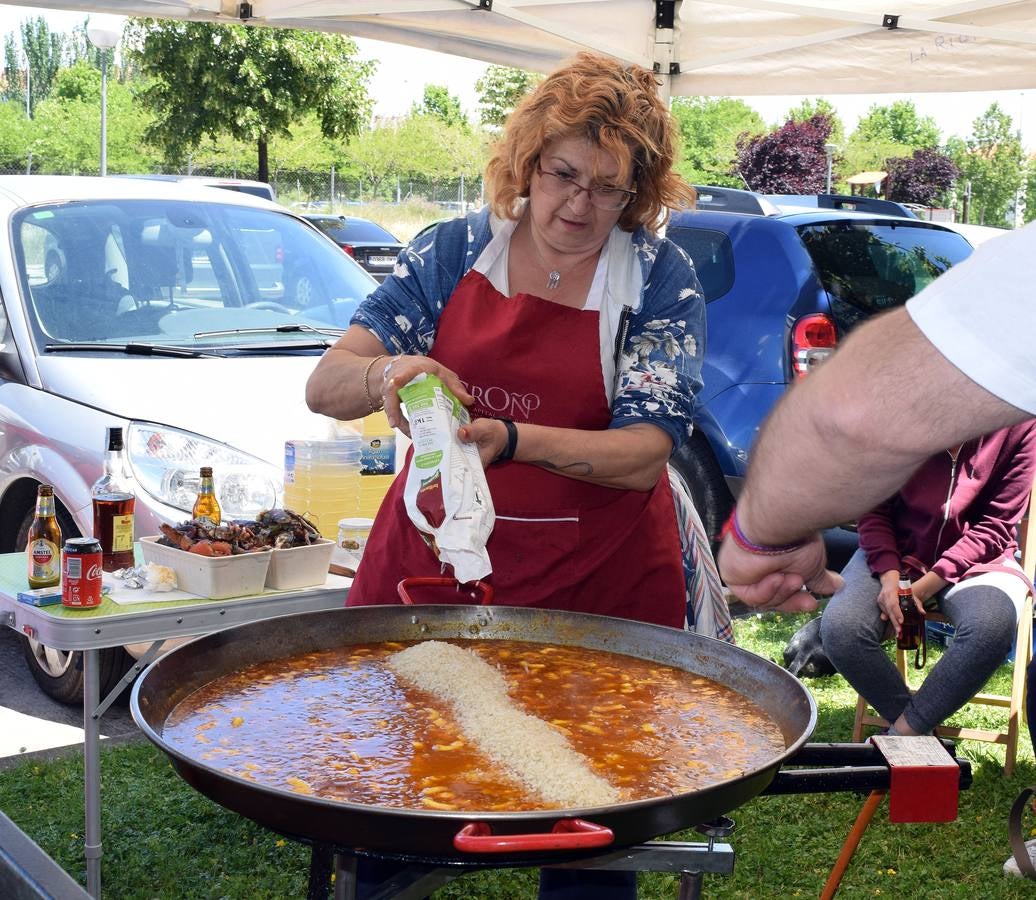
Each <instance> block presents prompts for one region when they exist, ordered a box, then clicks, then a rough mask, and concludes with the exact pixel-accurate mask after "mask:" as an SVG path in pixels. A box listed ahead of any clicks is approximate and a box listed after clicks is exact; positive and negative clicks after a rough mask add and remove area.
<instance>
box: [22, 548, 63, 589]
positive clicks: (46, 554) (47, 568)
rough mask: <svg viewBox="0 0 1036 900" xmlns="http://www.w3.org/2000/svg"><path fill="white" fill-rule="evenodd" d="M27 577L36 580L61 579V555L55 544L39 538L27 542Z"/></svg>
mask: <svg viewBox="0 0 1036 900" xmlns="http://www.w3.org/2000/svg"><path fill="white" fill-rule="evenodd" d="M29 577H30V578H32V579H33V580H36V581H47V580H51V579H53V581H54V584H57V583H58V581H60V580H61V556H60V551H59V550H58V546H57V544H54V543H52V542H51V541H48V540H44V539H43V538H39V539H37V540H35V541H33V542H32V543H31V544H29Z"/></svg>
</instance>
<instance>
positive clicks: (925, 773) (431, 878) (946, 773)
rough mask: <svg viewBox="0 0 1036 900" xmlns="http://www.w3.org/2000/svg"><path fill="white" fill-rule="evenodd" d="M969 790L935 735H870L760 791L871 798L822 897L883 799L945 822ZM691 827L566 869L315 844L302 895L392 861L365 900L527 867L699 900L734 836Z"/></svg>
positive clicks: (730, 861) (896, 809) (824, 753)
mask: <svg viewBox="0 0 1036 900" xmlns="http://www.w3.org/2000/svg"><path fill="white" fill-rule="evenodd" d="M971 782H972V776H971V763H970V762H969V761H967V760H961V759H957V757H956V753H955V748H954V744H953V743H952V742H951V741H947V740H940V739H938V738H934V737H916V738H896V737H891V738H890V737H880V736H876V737H875V738H873V739H872V741H869V742H865V743H852V744H824V743H812V744H804V745H803V746H802V748H801V749H800V750H799V751H798V752H797V753H795V754H794V755H793V756H791V757H790V758H789V759H788V760H787V761H786V762H785V763H784V765H783V766H782V767H781V769H780V770H778V772H777V774H776V775H775V776H774V779H773V781H772V782H771V783H770V785H769V786H768V787H767V788H766V789H765V790H764V791H763V792H762V793H763V794H766V795H771V796H772V795H778V794H824V793H840V792H845V791H849V792H853V793H859V794H866V795H870V799H869V800H868V802H867V804H866V805H865V807H864V811H863V812H861V814H860V817H859V818H858V819H857V823H856V826H854V829H853V832H852V833H851V834H850V837H849V839H848V840H847V842H846V845H845V847H843V852H842V856H840V857H839V860H838V864H836V867H835V870H834V871H833V872H832V879H834V880H833V881H832V879H829V881H828V885H827V887H825V892H824V894H822V896H828V897H830V896H833V895H834V892H835V891H836V890H837V886H838V883H839V882H840V880H841V874H842V872H844V870H845V867H846V866H847V865H848V860H849V858H851V856H852V852H853V851H854V850H855V848H856V845H857V844H858V843H859V838H860V837H861V836H862V831H863V829H865V828H866V825H867V822H869V820H870V817H871V816H872V815H873V813H874V811H875V810H876V809H877V806H878V803H879V802H880V798H881V797H882V796H883V795H884V794H885V793H888V794H889V820H890V821H891V822H939V821H952V820H953V819H955V818H956V814H957V796H958V791H959V790H960V789H962V788H968V787H970V786H971ZM689 827H691V826H689ZM693 827H694V828H695V830H697V831H698V832H699V833H701V834H702V835H703V836H704V837H705V838H706V840H704V841H648V842H646V843H643V844H635V845H633V846H628V847H623V848H620V849H617V850H613V851H609V852H604V853H601V852H594V853H593V855H590V856H581V857H578V858H575V859H568V860H565V861H559V860H558V858H557V857H554V858H548V857H544V858H542V859H537V860H529V859H528V858H527V857H522V858H521V859H514V858H500V857H493V856H488V855H487V856H485V857H482V858H476V859H468V858H464V859H456V858H446V857H424V856H415V855H412V854H406V853H398V854H394V853H384V852H380V851H379V852H371V851H366V850H363V849H361V848H356V847H338V846H332V845H329V844H317V843H314V844H312V857H311V862H310V874H309V888H308V893H307V897H308V900H327V898H328V895H329V892H330V890H331V872H332V870H334V873H335V879H334V900H355V897H356V884H357V881H356V871H357V863H358V861H359V859H361V858H368V859H372V860H380V861H384V862H389V861H391V862H392V863H394V864H395V865H397V866H398V867H399V868H398V869H397V870H396V871H395V872H394V874H393V875H392V876H391V877H389V878H387V879H386V880H385V881H383V882H382V883H381V884H379V885H378V886H377V887H376V888H375V889H374V891H373V892H372V893H371V892H368V893H367V894H366V896H365V900H390V898H391V900H421V898H424V897H427V896H428V895H429V894H431V892H432V891H434V890H435V889H436V888H438V887H441V886H442V885H443V884H446V883H447V882H449V881H452V880H453V879H455V878H459V877H460V876H461V875H463V874H464V873H465V872H470V871H473V870H476V869H486V868H520V867H521V868H524V867H531V866H547V867H550V868H563V869H591V870H594V871H606V870H610V871H624V872H667V873H670V874H678V875H679V876H680V888H679V894H678V897H679V900H697V898H699V897H701V895H702V882H703V878H704V876H705V875H706V874H713V875H730V874H732V873H733V871H734V850H733V848H732V847H731V846H730V845H729V844H727V843H722V842H721V839H722V838H726V837H729V836H730V835H731V834H733V832H734V827H735V826H734V822H733V821H732V820H731V819H729V818H727V817H726V816H721V817H720V818H719V819H717V820H715V821H713V822H710V823H706V824H699V825H696V826H693ZM847 854H848V855H847ZM839 866H840V867H841V870H840V871H839ZM836 874H837V879H835V876H836Z"/></svg>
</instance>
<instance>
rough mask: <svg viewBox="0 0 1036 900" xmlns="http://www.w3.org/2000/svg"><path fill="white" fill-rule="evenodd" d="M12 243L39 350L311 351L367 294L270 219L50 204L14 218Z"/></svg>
mask: <svg viewBox="0 0 1036 900" xmlns="http://www.w3.org/2000/svg"><path fill="white" fill-rule="evenodd" d="M12 240H13V245H14V250H15V261H16V265H17V267H18V274H19V277H20V282H21V288H22V293H23V296H24V298H25V303H26V307H27V311H28V314H29V315H28V320H29V322H30V324H31V326H32V328H33V331H34V338H35V340H36V342H37V344H38V345H41V346H42V345H48V344H60V343H80V342H110V343H112V344H118V345H125V344H127V343H145V344H156V345H176V346H185V345H187V346H191V345H196V344H201V345H204V346H214V345H220V344H228V343H233V344H234V345H235V346H241V345H242V344H247V343H248V342H249V341H254V342H256V343H260V342H261V343H265V344H270V342H271V341H275V342H277V343H283V344H284V345H286V346H290V344H291V343H292V342H299V341H307V342H309V343H312V340H313V332H314V330H318V331H319V330H321V329H332V330H333V329H336V328H337V329H345V328H348V326H349V319H350V318H351V317H352V315H353V313H354V312H355V310H356V307H357V305H358V304H359V303H360V301H361V300H363V298H364V297H366V296H367V294H369V293H370V292H371V291H372V290H373V289H374V288H375V287H377V283H376V282H375V281H374V280H373V279H372V278H371V277H370V276H369V275H368V274H367V273H366V272H364V271H363V270H362V269H361V268H360V267H359V266H358V265H356V264H355V263H354V262H353V261H352V260H351V259H350V258H349V257H348V256H346V255H345V254H344V253H342V252H341V251H340V250H338V249H337V248H336V247H335V246H334V245H333V244H330V243H328V242H327V241H325V240H324V239H323V238H321V237H320V236H319V235H318V234H316V233H315V232H314V231H313V230H312V229H311V228H308V227H307V226H306V225H305V224H303V223H302V222H300V221H299V220H297V219H295V218H293V217H292V216H290V215H287V214H286V213H281V212H278V211H276V210H265V209H253V208H250V207H244V206H235V205H227V204H220V203H204V202H184V201H169V200H91V201H81V202H73V203H61V204H55V205H51V206H36V207H32V208H29V209H26V210H23V211H21V212H19V213H18V214H17V215H16V216H14V217H13V219H12ZM285 326H296V327H285ZM276 329H279V330H276ZM205 332H220V334H209V335H204V334H203V333H205Z"/></svg>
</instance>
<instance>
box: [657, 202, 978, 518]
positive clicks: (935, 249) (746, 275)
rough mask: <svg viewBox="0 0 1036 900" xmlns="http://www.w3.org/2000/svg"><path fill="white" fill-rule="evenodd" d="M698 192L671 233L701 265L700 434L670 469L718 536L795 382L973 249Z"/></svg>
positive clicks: (897, 226) (938, 235) (869, 220)
mask: <svg viewBox="0 0 1036 900" xmlns="http://www.w3.org/2000/svg"><path fill="white" fill-rule="evenodd" d="M699 198H700V199H699V208H698V209H696V210H693V211H684V212H677V213H674V214H673V215H672V217H671V218H670V220H669V226H668V229H667V231H666V236H667V237H669V238H670V240H672V241H674V242H675V243H677V244H679V245H680V246H681V247H682V248H683V249H684V250H685V251H686V252H687V254H688V255H689V256H690V257H691V259H692V260H693V261H694V267H695V269H696V271H697V273H698V280H699V281H700V282H701V286H702V289H703V291H704V293H705V300H706V304H707V305H706V321H707V328H708V330H707V342H706V351H705V359H704V362H703V368H702V378H703V379H704V382H705V386H704V388H703V389H702V392H701V396H700V406H699V409H698V411H697V414H696V418H695V429H696V430H695V433H694V435H693V436H692V437H691V439H690V440H689V441H688V442H687V443H686V444H685V445H684V446H683V447H682V448H681V449H680V451H679V452H678V453H677V454H676V456H675V457H674V459H673V465H674V467H675V468H676V469H677V471H678V472H679V473H680V475H681V476H682V477H683V478H684V479H685V481H686V482H687V486H688V488H689V490H690V491H691V494H692V496H693V497H694V501H695V505H696V506H697V508H698V512H699V514H700V515H701V517H702V520H703V522H704V524H705V527H706V529H707V530H708V532H709V534H710V535H712V536H713V537H714V538H715V537H716V536H717V535H718V533H719V531H720V529H721V527H722V525H723V522H724V520H725V518H726V516H727V515H728V514H729V511H730V507H731V505H732V503H733V499H734V497H735V496H736V495H737V493H738V491H739V489H740V484H741V481H742V479H743V478H744V475H745V472H746V469H747V466H748V454H749V448H750V447H751V445H752V442H753V440H754V439H755V436H756V432H757V431H758V429H759V427H760V425H761V424H762V422H763V420H764V419H765V418H766V416H767V414H768V413H769V412H770V410H771V409H772V408H773V406H774V404H775V403H776V402H777V401H778V400H779V399H780V398H781V396H782V395H783V393H784V391H785V390H786V389H787V388H788V386H789V385H790V384H791V383H792V382H793V381H794V380H795V379H797V378H801V377H803V376H804V375H806V374H807V373H808V372H809V371H810V369H811V368H812V367H814V366H816V365H818V364H819V363H821V362H822V361H823V360H824V359H825V358H827V357H828V356H829V355H830V354H831V353H832V352H833V351H834V348H835V346H836V345H837V343H838V341H839V340H840V339H841V338H842V337H843V336H844V335H845V334H846V333H847V332H848V331H849V330H850V329H851V328H852V327H853V326H854V325H856V324H857V323H858V322H860V321H861V320H863V319H865V318H867V317H868V316H870V315H872V314H874V313H877V312H881V311H882V310H885V309H889V308H891V307H894V306H899V305H901V304H902V303H905V302H906V300H907V299H908V298H910V297H912V296H913V295H914V294H915V293H917V292H918V291H919V290H921V288H923V287H924V286H925V285H926V284H928V283H930V282H931V281H933V280H934V279H935V278H936V277H938V276H939V275H940V274H941V273H942V272H944V271H946V270H947V269H948V268H950V266H953V265H955V264H956V263H958V262H960V261H961V260H962V259H965V258H966V257H967V256H968V255H970V253H971V250H972V248H971V245H970V244H969V243H968V242H967V241H966V240H965V239H964V238H963V237H962V236H961V235H960V234H958V233H956V232H954V231H951V230H950V229H948V228H943V227H941V226H939V225H937V224H934V223H931V222H926V221H922V220H919V219H908V218H903V217H894V216H886V215H875V214H868V213H860V212H852V211H846V210H830V209H819V208H818V209H805V208H803V209H802V210H801V211H797V212H796V211H787V210H783V211H782V210H779V209H777V208H776V207H775V206H774V205H773V204H772V201H768V200H767V199H766V198H763V197H759V196H758V195H755V194H752V193H750V192H747V191H731V190H730V189H725V188H724V189H720V188H699ZM702 199H704V202H702ZM745 209H747V210H750V211H748V212H739V211H734V210H745ZM751 210H754V211H751Z"/></svg>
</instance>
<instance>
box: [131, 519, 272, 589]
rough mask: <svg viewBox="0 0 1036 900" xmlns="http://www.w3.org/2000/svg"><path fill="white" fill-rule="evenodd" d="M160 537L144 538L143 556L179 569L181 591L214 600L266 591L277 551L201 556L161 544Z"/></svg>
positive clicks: (146, 559)
mask: <svg viewBox="0 0 1036 900" xmlns="http://www.w3.org/2000/svg"><path fill="white" fill-rule="evenodd" d="M159 540H161V536H160V535H155V536H153V537H142V538H140V555H141V556H142V557H143V558H144V562H146V563H155V564H157V565H160V566H169V568H170V569H172V570H173V571H174V572H176V584H177V587H178V588H179V589H180V590H182V591H187V593H189V594H197V595H198V596H199V597H209V598H210V599H212V600H225V599H227V598H228V597H246V596H249V595H252V594H261V593H262V592H263V588H264V587H265V585H266V572H267V569H269V567H270V556H271V554H272V552H273V551H271V550H260V551H257V552H255V553H239V554H237V555H236V556H201V555H199V554H197V553H188V552H187V551H186V550H177V549H176V548H175V547H167V546H165V545H164V544H159V543H158V541H159Z"/></svg>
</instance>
